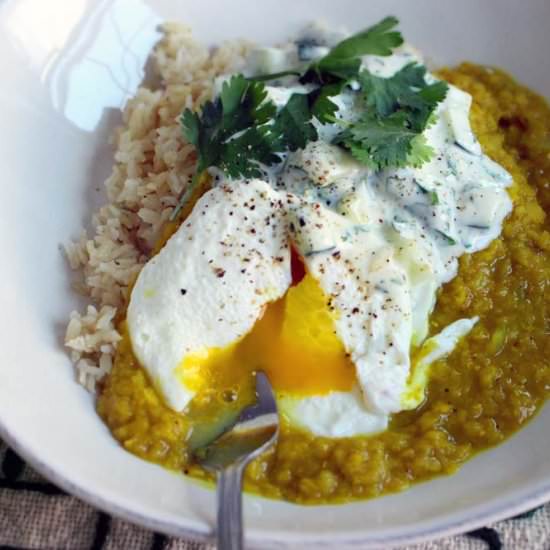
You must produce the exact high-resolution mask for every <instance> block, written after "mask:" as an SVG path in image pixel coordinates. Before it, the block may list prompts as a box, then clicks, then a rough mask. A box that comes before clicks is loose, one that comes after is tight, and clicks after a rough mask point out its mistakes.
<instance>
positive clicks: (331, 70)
mask: <svg viewBox="0 0 550 550" xmlns="http://www.w3.org/2000/svg"><path fill="white" fill-rule="evenodd" d="M398 23H399V21H398V20H397V18H396V17H393V16H390V17H386V18H385V19H383V20H382V21H380V23H377V24H376V25H373V26H372V27H369V28H368V29H365V30H363V31H360V32H358V33H356V34H354V35H352V36H350V37H349V38H346V39H345V40H342V42H340V43H338V44H336V46H334V48H332V50H330V52H329V53H328V54H327V55H325V56H324V57H322V58H321V59H319V60H318V61H316V62H314V63H313V64H312V65H311V66H310V67H309V69H308V70H307V71H306V73H305V74H304V76H303V77H302V81H306V82H308V81H310V80H311V79H312V77H313V75H315V76H316V77H317V79H318V80H319V81H320V82H326V81H329V82H330V81H331V80H333V79H334V78H336V79H340V80H341V79H343V80H347V79H349V78H353V77H354V76H356V75H357V73H358V72H359V69H360V67H361V57H363V56H364V55H381V56H388V55H391V53H392V51H393V50H394V48H397V47H398V46H401V44H403V37H402V36H401V33H400V32H398V31H395V30H392V29H393V28H394V27H395V26H396V25H397V24H398Z"/></svg>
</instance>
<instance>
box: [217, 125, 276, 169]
mask: <svg viewBox="0 0 550 550" xmlns="http://www.w3.org/2000/svg"><path fill="white" fill-rule="evenodd" d="M280 161H281V159H280V157H279V156H277V155H276V154H275V152H274V151H273V139H272V137H271V136H270V135H269V133H268V132H267V131H266V130H265V128H263V127H253V128H249V129H248V130H246V131H245V132H243V133H241V134H240V135H238V136H236V137H234V138H232V139H230V140H229V141H228V142H227V143H225V145H224V147H223V148H222V150H221V153H220V158H219V160H218V163H217V166H218V168H220V169H221V170H223V171H224V172H225V174H227V175H228V176H229V177H231V178H239V177H244V178H257V177H260V176H261V174H262V172H261V170H260V163H261V164H264V165H266V166H271V165H273V164H277V163H278V162H280Z"/></svg>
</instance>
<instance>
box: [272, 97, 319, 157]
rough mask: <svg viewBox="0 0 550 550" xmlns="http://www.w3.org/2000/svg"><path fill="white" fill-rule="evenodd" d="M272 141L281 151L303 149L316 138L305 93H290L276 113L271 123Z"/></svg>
mask: <svg viewBox="0 0 550 550" xmlns="http://www.w3.org/2000/svg"><path fill="white" fill-rule="evenodd" d="M272 132H273V136H274V138H273V143H274V144H277V145H278V147H277V149H278V150H279V151H281V152H283V151H284V150H285V149H288V150H289V151H296V150H297V149H303V148H304V147H305V146H306V145H307V143H308V142H310V141H316V140H317V139H318V136H317V130H315V126H313V124H312V123H311V111H310V108H309V103H308V97H307V95H306V94H292V95H291V96H290V99H289V100H288V102H287V103H286V105H285V106H284V107H283V108H282V109H281V110H280V111H279V112H278V113H277V116H276V117H275V122H274V123H273V128H272Z"/></svg>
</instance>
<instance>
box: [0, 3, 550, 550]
mask: <svg viewBox="0 0 550 550" xmlns="http://www.w3.org/2000/svg"><path fill="white" fill-rule="evenodd" d="M390 13H393V14H396V15H398V16H399V17H400V19H401V21H402V24H401V28H402V29H403V31H404V34H405V36H406V37H407V38H408V40H410V41H411V42H412V43H414V44H416V45H417V46H418V47H419V48H420V49H421V50H423V51H424V52H427V54H428V55H429V56H430V57H431V58H432V59H433V60H434V61H435V62H436V63H455V62H458V61H460V60H462V59H468V60H473V61H478V62H482V63H489V64H495V65H498V66H502V67H504V68H506V69H507V70H508V71H510V72H511V73H512V74H514V75H515V76H517V77H518V78H519V79H520V80H521V81H523V82H525V83H526V84H528V85H529V86H531V87H533V88H535V89H537V90H538V91H539V92H541V93H543V94H545V95H546V96H550V67H549V59H550V58H549V57H548V51H549V46H550V40H549V33H548V22H549V21H550V2H548V0H530V1H529V2H521V3H519V2H516V1H514V0H506V1H503V0H499V1H496V0H495V1H486V2H482V3H481V2H477V1H476V0H461V2H452V3H451V2H441V1H436V0H434V1H428V0H423V1H416V2H414V3H412V2H406V1H402V2H399V1H388V0H379V1H374V0H371V1H370V2H368V3H366V2H355V1H353V0H339V1H338V2H331V1H328V0H327V1H325V0H323V1H317V2H315V3H313V2H307V1H306V0H269V1H266V0H264V1H262V2H257V1H254V0H239V1H235V0H232V2H231V3H230V4H229V3H224V2H222V1H221V0H220V1H216V0H202V1H201V2H192V1H191V0H186V1H182V0H180V1H178V2H175V1H173V0H163V1H160V0H159V1H152V0H150V1H142V0H116V1H115V0H101V1H99V0H71V1H70V2H67V1H65V0H48V1H47V2H45V1H44V0H18V1H15V0H4V1H3V2H2V3H1V4H0V69H1V72H2V86H1V87H0V120H1V121H2V123H1V127H0V148H1V150H2V167H3V170H4V172H3V176H2V180H3V183H2V195H1V198H0V250H1V251H2V260H1V269H0V312H1V315H0V335H1V336H0V338H1V342H2V346H1V350H2V354H1V363H2V366H1V367H0V436H1V437H3V438H4V439H5V440H6V441H7V442H8V443H9V444H10V445H12V446H13V448H14V449H15V450H16V451H17V452H19V453H20V454H21V455H22V456H23V457H24V458H26V459H27V460H28V461H29V462H30V463H31V464H32V465H33V466H34V467H35V468H36V469H38V470H39V471H40V472H42V473H43V474H44V475H45V476H46V477H48V478H50V479H51V480H52V481H53V482H54V483H57V484H58V485H60V486H61V487H63V488H64V489H66V490H67V491H69V492H71V493H73V494H75V495H77V496H78V497H80V498H82V499H84V500H86V501H88V502H90V503H91V504H93V505H95V506H97V507H99V508H102V509H104V510H106V511H108V512H111V513H113V514H115V515H117V516H121V517H124V518H127V519H129V520H131V521H134V522H136V523H140V524H142V525H144V526H146V527H149V528H152V529H156V530H159V531H163V532H166V533H169V534H173V535H181V536H194V537H204V536H207V535H208V534H210V533H211V531H212V526H213V522H214V513H215V507H214V494H213V492H212V491H211V490H208V489H205V488H202V487H199V486H198V485H196V484H194V483H191V482H189V481H188V480H186V479H185V478H184V477H183V476H178V475H175V474H173V473H170V472H168V471H166V470H163V469H162V468H159V467H157V466H154V465H152V464H149V463H147V462H143V461H141V460H139V459H137V458H135V457H134V456H132V455H131V454H129V453H127V452H125V451H123V450H122V449H121V448H120V447H119V446H118V445H117V444H116V443H115V441H114V440H113V439H112V438H111V437H110V435H109V433H108V431H107V429H106V428H105V426H104V425H103V424H102V422H101V421H100V420H99V418H98V417H97V416H96V414H95V412H94V403H93V399H92V397H91V396H90V395H88V394H87V393H86V392H85V391H84V390H83V389H82V388H81V387H79V386H77V385H76V383H75V381H74V376H73V371H72V367H71V365H70V362H69V360H68V358H67V355H66V353H65V351H64V350H63V347H62V334H63V331H64V327H65V323H66V320H67V315H68V313H69V311H70V310H71V309H73V308H74V307H75V306H82V304H78V303H77V299H76V298H75V296H74V295H73V293H72V292H71V290H70V287H69V274H68V270H67V267H66V264H65V261H64V258H63V257H62V254H61V253H60V251H59V244H60V243H61V242H64V241H66V240H67V238H68V237H69V236H72V237H75V236H76V235H77V234H78V232H79V229H80V227H81V226H82V225H83V224H86V223H88V221H89V219H90V213H91V211H92V209H93V208H94V207H95V205H96V204H97V203H98V202H99V200H100V197H101V195H100V193H99V192H98V191H97V190H98V189H99V188H100V187H101V183H102V181H103V179H104V178H105V177H106V176H107V175H108V173H109V171H110V168H111V163H112V156H111V152H110V149H109V146H108V144H107V136H108V135H109V133H110V132H111V130H112V128H113V127H114V125H116V124H117V122H118V120H119V108H120V107H121V106H122V105H123V104H124V102H125V100H126V99H127V98H128V97H129V96H130V95H132V93H133V92H134V90H135V88H136V86H137V85H138V83H139V81H140V80H141V78H142V74H143V73H142V67H143V64H144V62H145V59H146V57H147V54H148V51H149V50H150V48H151V46H152V45H153V43H154V42H155V40H156V39H157V38H158V33H157V32H156V30H155V28H156V25H157V23H158V22H160V21H161V20H164V19H180V20H185V21H187V22H188V23H190V24H191V25H192V26H193V27H194V28H195V31H196V36H197V37H199V38H200V39H202V40H204V41H207V42H209V43H214V42H218V41H220V40H223V39H225V38H230V37H248V38H250V39H254V40H258V41H261V42H264V43H269V42H272V41H275V40H280V39H283V38H285V37H287V36H289V35H291V34H292V33H294V32H295V31H296V30H297V29H298V28H299V27H300V26H301V25H303V24H304V23H306V22H308V21H310V20H311V19H313V18H324V19H327V20H328V21H330V22H331V23H332V24H334V25H341V24H344V25H347V26H348V27H349V28H350V29H351V30H355V29H358V28H359V27H364V26H367V25H369V24H371V23H373V22H376V21H377V20H379V19H380V18H381V17H382V16H384V15H387V14H390ZM526 359H528V358H526ZM549 440H550V408H548V407H547V408H546V409H545V410H543V412H542V413H541V414H540V415H539V416H538V417H537V418H536V419H535V420H534V421H533V422H531V423H530V424H529V425H528V426H527V427H526V428H525V429H523V430H522V431H521V432H520V433H519V434H517V435H516V436H514V437H512V438H511V439H510V440H508V441H507V442H506V443H504V444H503V445H501V446H499V447H498V448H495V449H493V450H490V451H488V452H484V453H482V454H480V455H479V456H477V457H475V458H474V459H473V460H471V461H469V462H468V463H467V464H466V465H465V466H464V467H463V468H462V469H461V470H460V472H459V473H458V474H456V475H454V476H451V477H444V478H439V479H436V480H434V481H430V482H428V483H423V484H419V485H417V486H415V487H414V488H412V489H411V490H409V491H407V492H404V493H401V494H397V495H392V496H386V497H383V498H379V499H375V500H371V501H368V502H358V503H354V504H348V505H343V506H327V507H323V508H316V507H300V506H295V505H292V504H287V503H284V502H274V501H269V500H264V499H261V498H256V497H250V496H247V497H246V503H245V519H246V528H247V540H248V541H249V543H250V545H251V546H253V547H261V548H274V547H278V548H280V547H287V548H297V547H309V546H312V547H313V546H315V547H333V548H334V547H339V548H345V547H347V546H349V547H352V546H354V545H355V546H356V545H359V544H360V545H361V547H362V548H370V547H379V546H381V545H384V546H385V547H388V546H391V545H397V544H401V543H410V542H413V541H419V540H423V539H428V538H435V537H440V536H443V535H445V534H450V533H456V532H459V531H464V530H467V529H472V528H476V527H478V526H481V525H482V524H485V523H487V522H490V521H493V520H497V519H500V518H504V517H506V516H510V515H513V514H516V513H519V512H522V511H524V510H527V509H528V508H531V507H534V506H536V505H538V504H540V503H542V502H544V501H545V500H548V499H549V498H550V461H549V460H548V441H549Z"/></svg>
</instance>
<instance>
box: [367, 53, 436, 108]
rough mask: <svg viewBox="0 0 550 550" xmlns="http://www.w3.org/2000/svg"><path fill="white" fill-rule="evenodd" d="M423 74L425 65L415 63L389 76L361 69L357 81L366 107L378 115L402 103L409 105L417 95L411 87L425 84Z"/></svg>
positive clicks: (419, 86)
mask: <svg viewBox="0 0 550 550" xmlns="http://www.w3.org/2000/svg"><path fill="white" fill-rule="evenodd" d="M425 74H426V67H424V66H422V65H418V64H415V63H409V64H408V65H405V67H403V68H402V69H401V70H399V71H397V72H396V73H395V74H394V75H393V76H392V77H390V78H382V77H379V76H375V75H373V74H371V73H370V72H369V71H361V73H359V83H360V85H361V89H362V95H363V97H364V99H365V103H366V105H367V107H369V108H372V109H375V111H376V113H377V114H379V115H380V116H388V115H389V114H391V113H392V112H393V111H395V110H396V109H397V108H398V107H399V106H400V105H401V104H402V103H405V104H406V105H409V104H410V103H411V102H414V99H415V97H416V95H417V94H415V93H414V92H412V91H411V89H412V88H422V87H425V86H426V82H425V81H424V75H425ZM420 101H421V98H418V100H417V103H419V102H420ZM411 106H412V105H411Z"/></svg>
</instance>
